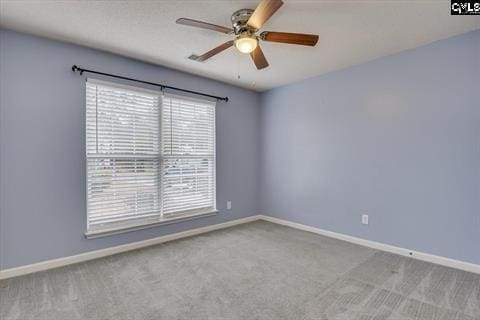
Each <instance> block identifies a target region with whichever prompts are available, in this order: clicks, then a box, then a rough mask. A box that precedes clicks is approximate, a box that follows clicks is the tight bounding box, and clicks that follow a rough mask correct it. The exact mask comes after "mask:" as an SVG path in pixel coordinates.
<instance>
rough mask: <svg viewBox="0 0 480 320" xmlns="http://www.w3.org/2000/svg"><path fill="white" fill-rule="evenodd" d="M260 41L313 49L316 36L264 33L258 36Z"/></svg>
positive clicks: (316, 39)
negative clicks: (298, 45) (297, 45)
mask: <svg viewBox="0 0 480 320" xmlns="http://www.w3.org/2000/svg"><path fill="white" fill-rule="evenodd" d="M260 39H262V40H265V41H271V42H281V43H289V44H300V45H304V46H312V47H313V46H315V45H316V44H317V41H318V36H317V35H316V34H305V33H289V32H274V31H264V32H262V33H261V34H260Z"/></svg>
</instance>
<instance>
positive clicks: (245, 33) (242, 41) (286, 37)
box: [177, 0, 318, 70]
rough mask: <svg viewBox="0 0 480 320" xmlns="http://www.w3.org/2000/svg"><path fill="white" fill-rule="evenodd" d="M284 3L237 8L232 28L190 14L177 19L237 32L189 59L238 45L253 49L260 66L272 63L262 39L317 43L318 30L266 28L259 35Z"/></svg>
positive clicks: (275, 1) (270, 1)
mask: <svg viewBox="0 0 480 320" xmlns="http://www.w3.org/2000/svg"><path fill="white" fill-rule="evenodd" d="M282 5H283V2H282V0H262V1H261V2H260V3H259V4H258V6H257V8H256V9H255V10H252V9H240V10H237V11H235V12H234V13H233V14H232V18H231V21H232V28H228V27H222V26H218V25H215V24H211V23H208V22H203V21H198V20H193V19H188V18H180V19H177V23H178V24H183V25H187V26H191V27H197V28H203V29H208V30H213V31H217V32H222V33H225V34H234V35H235V39H234V40H230V41H227V42H225V43H223V44H221V45H219V46H218V47H216V48H214V49H212V50H210V51H208V52H206V53H204V54H202V55H201V56H197V55H191V56H190V57H189V59H192V60H195V61H205V60H207V59H209V58H211V57H213V56H214V55H216V54H218V53H220V52H222V51H224V50H225V49H228V48H230V47H231V46H233V45H235V47H236V48H237V49H238V51H240V52H241V53H249V54H250V56H251V57H252V59H253V62H254V63H255V66H256V67H257V69H259V70H260V69H263V68H266V67H268V62H267V59H266V58H265V55H264V54H263V51H262V49H261V48H260V46H259V44H258V42H259V40H262V41H270V42H281V43H288V44H300V45H304V46H312V47H313V46H315V45H316V44H317V41H318V35H314V34H304V33H288V32H274V31H263V32H262V33H260V34H259V35H256V33H257V32H258V30H259V29H260V28H261V27H262V26H263V24H264V23H265V22H267V20H268V19H270V17H271V16H272V15H273V14H274V13H275V12H276V11H277V10H278V9H279V8H280V7H281V6H282Z"/></svg>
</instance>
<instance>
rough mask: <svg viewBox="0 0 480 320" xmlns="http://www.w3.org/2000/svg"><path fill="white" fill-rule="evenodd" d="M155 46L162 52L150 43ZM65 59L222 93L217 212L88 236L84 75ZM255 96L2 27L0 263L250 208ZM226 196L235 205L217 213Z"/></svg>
mask: <svg viewBox="0 0 480 320" xmlns="http://www.w3.org/2000/svg"><path fill="white" fill-rule="evenodd" d="M158 49H159V50H161V49H162V48H158ZM73 64H77V65H79V66H83V67H85V68H91V69H98V70H103V71H106V72H111V73H116V74H121V75H126V76H130V77H133V78H140V79H145V80H150V81H155V82H161V83H164V84H167V85H172V86H178V87H184V88H187V89H191V90H199V91H203V92H207V93H210V94H215V95H220V96H229V98H230V101H229V102H228V103H220V104H219V105H218V107H217V192H218V193H217V198H218V207H219V209H220V213H219V214H218V215H217V216H214V217H209V218H202V219H198V220H194V221H189V222H183V223H178V224H171V225H168V226H161V227H156V228H152V229H146V230H142V231H135V232H130V233H125V234H121V235H115V236H110V237H105V238H101V239H95V240H86V239H85V238H84V235H83V233H84V231H85V219H86V216H85V215H86V214H85V80H84V79H82V77H80V76H79V75H78V74H74V73H73V72H72V71H71V70H70V67H71V66H72V65H73ZM258 103H259V95H258V94H257V93H254V92H251V91H247V90H243V89H240V88H236V87H233V86H229V85H226V84H221V83H219V82H215V81H211V80H207V79H204V78H201V77H195V76H192V75H189V74H185V73H181V72H178V71H174V70H171V69H167V68H162V67H158V66H153V65H150V64H146V63H141V62H138V61H135V60H130V59H126V58H122V57H119V56H116V55H113V54H109V53H104V52H100V51H96V50H91V49H86V48H83V47H79V46H75V45H69V44H64V43H60V42H55V41H50V40H46V39H43V38H38V37H33V36H28V35H23V34H19V33H14V32H10V31H5V30H0V268H2V269H5V268H10V267H15V266H20V265H25V264H30V263H34V262H38V261H42V260H47V259H53V258H58V257H63V256H69V255H74V254H78V253H81V252H86V251H90V250H95V249H100V248H106V247H110V246H115V245H119V244H124V243H128V242H133V241H139V240H143V239H148V238H152V237H157V236H161V235H165V234H168V233H173V232H177V231H182V230H186V229H190V228H194V227H200V226H205V225H210V224H215V223H220V222H224V221H227V220H232V219H238V218H242V217H246V216H249V215H252V214H254V213H257V211H258V209H259V198H258V194H259V192H258V191H259V189H258V163H259V152H258V151H259V140H258V137H259V104H258ZM227 200H232V205H233V210H232V211H225V206H226V201H227Z"/></svg>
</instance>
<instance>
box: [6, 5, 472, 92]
mask: <svg viewBox="0 0 480 320" xmlns="http://www.w3.org/2000/svg"><path fill="white" fill-rule="evenodd" d="M284 2H285V4H284V5H283V6H282V7H281V8H280V9H279V11H278V12H277V13H276V14H275V15H274V16H273V17H272V18H271V19H270V20H269V21H268V22H267V23H266V24H265V26H264V27H263V28H262V30H271V31H284V32H304V33H315V34H318V35H319V36H320V40H319V42H318V44H317V46H316V47H315V48H311V47H304V46H295V45H284V44H277V43H265V42H264V43H262V48H263V51H264V53H265V55H266V57H267V59H268V61H269V63H270V67H268V68H266V69H264V70H261V71H258V70H257V69H256V68H255V66H254V64H253V62H252V61H251V60H250V57H249V56H248V55H242V54H240V53H239V52H237V51H236V49H234V48H230V49H228V50H226V51H224V52H223V53H221V54H219V55H217V56H215V57H213V58H211V59H210V60H208V61H206V62H196V61H191V60H188V59H187V57H188V56H189V55H190V54H191V53H196V54H201V53H204V52H206V51H208V50H210V49H212V48H213V47H215V46H217V45H219V44H221V43H223V42H225V41H227V40H230V39H231V37H232V36H231V35H226V34H221V33H216V32H213V31H207V30H201V29H196V28H191V27H187V26H181V25H177V24H175V20H176V19H177V18H179V17H187V18H192V19H197V20H203V21H207V22H211V23H215V24H219V25H224V26H228V27H229V26H231V24H230V20H229V19H230V15H231V14H232V12H233V11H235V10H237V9H241V8H252V9H254V8H255V7H256V5H257V3H258V1H243V0H238V1H232V0H217V1H133V0H132V1H74V0H69V1H62V0H56V1H41V0H36V1H10V0H0V26H2V27H6V28H9V29H13V30H18V31H21V32H27V33H31V34H36V35H40V36H46V37H49V38H53V39H58V40H62V41H68V42H72V43H77V44H81V45H85V46H89V47H93V48H98V49H102V50H106V51H110V52H114V53H118V54H121V55H124V56H129V57H133V58H137V59H140V60H144V61H148V62H152V63H155V64H160V65H165V66H168V67H171V68H174V69H179V70H183V71H187V72H190V73H194V74H198V75H203V76H206V77H209V78H213V79H217V80H220V81H224V82H228V83H231V84H234V85H238V86H242V87H246V88H249V89H254V90H257V91H263V90H266V89H270V88H273V87H277V86H281V85H285V84H288V83H291V82H295V81H298V80H301V79H305V78H309V77H312V76H316V75H320V74H323V73H326V72H330V71H333V70H337V69H341V68H345V67H347V66H351V65H355V64H359V63H362V62H366V61H369V60H372V59H375V58H378V57H382V56H385V55H388V54H392V53H395V52H399V51H402V50H405V49H409V48H414V47H417V46H420V45H422V44H426V43H429V42H432V41H435V40H439V39H443V38H447V37H450V36H453V35H456V34H460V33H463V32H467V31H470V30H474V29H478V28H480V17H478V16H476V17H475V16H451V15H450V0H408V1H407V0H405V1H404V0H383V1H381V0H376V1H373V0H364V1H362V0H355V1H344V0H336V1H321V0H318V1H296V0H284ZM87 67H88V66H87ZM238 76H240V77H238Z"/></svg>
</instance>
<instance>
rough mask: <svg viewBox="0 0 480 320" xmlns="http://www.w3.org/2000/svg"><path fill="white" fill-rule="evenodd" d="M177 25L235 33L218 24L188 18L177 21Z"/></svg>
mask: <svg viewBox="0 0 480 320" xmlns="http://www.w3.org/2000/svg"><path fill="white" fill-rule="evenodd" d="M177 23H178V24H183V25H186V26H191V27H197V28H202V29H208V30H212V31H218V32H222V33H233V29H231V28H227V27H222V26H217V25H216V24H212V23H208V22H203V21H198V20H193V19H188V18H180V19H177Z"/></svg>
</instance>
